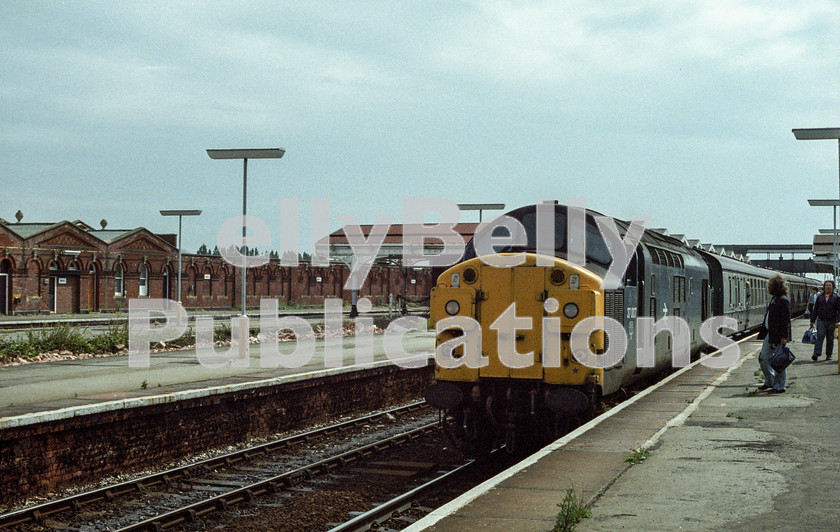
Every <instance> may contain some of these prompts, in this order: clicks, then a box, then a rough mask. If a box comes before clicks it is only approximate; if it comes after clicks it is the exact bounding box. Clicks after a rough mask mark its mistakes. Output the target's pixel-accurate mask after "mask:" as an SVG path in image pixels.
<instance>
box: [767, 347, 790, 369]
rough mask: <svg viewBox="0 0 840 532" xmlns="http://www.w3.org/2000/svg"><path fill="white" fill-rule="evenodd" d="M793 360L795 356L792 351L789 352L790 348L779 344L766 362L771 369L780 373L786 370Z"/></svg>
mask: <svg viewBox="0 0 840 532" xmlns="http://www.w3.org/2000/svg"><path fill="white" fill-rule="evenodd" d="M794 360H796V357H795V356H794V354H793V353H791V351H790V348H788V346H786V345H780V346H779V347H777V348H776V350H775V351H774V352H773V354H772V355H770V360H768V361H767V362H768V363H769V364H770V367H771V368H773V371H775V372H776V373H781V372H783V371H784V370H786V369H787V367H788V366H790V364H791V363H792V362H793V361H794Z"/></svg>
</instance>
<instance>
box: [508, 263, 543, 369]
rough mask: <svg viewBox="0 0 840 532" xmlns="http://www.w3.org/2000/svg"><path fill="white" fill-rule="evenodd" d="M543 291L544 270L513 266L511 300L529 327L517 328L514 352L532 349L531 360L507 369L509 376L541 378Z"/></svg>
mask: <svg viewBox="0 0 840 532" xmlns="http://www.w3.org/2000/svg"><path fill="white" fill-rule="evenodd" d="M544 291H545V270H544V269H543V268H516V269H515V271H514V274H513V300H514V301H515V302H516V314H517V316H521V317H528V318H530V319H531V328H530V330H528V329H523V330H517V331H516V338H515V340H516V341H515V342H514V344H515V346H516V352H517V353H520V354H525V353H528V352H530V353H532V355H533V363H532V364H531V365H530V367H527V368H516V369H511V370H510V376H511V377H514V378H519V379H542V377H543V367H542V353H541V351H542V317H543V304H544V303H543V301H542V298H541V297H540V296H541V295H542V294H543V293H544Z"/></svg>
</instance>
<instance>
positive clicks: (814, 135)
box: [791, 127, 840, 283]
mask: <svg viewBox="0 0 840 532" xmlns="http://www.w3.org/2000/svg"><path fill="white" fill-rule="evenodd" d="M791 131H793V136H794V137H796V140H836V141H837V156H838V159H840V127H817V128H804V129H793V130H791ZM838 170H840V167H838ZM838 197H840V174H838ZM808 202H809V203H811V200H808ZM811 205H814V204H813V203H811ZM823 205H827V204H823ZM830 205H832V206H834V229H835V230H836V229H837V203H831V204H830ZM837 252H838V244H837V233H836V232H835V234H834V241H833V247H832V253H833V254H834V260H833V263H834V282H835V283H836V282H837V274H838V265H837Z"/></svg>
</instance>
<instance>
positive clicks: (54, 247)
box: [0, 220, 475, 314]
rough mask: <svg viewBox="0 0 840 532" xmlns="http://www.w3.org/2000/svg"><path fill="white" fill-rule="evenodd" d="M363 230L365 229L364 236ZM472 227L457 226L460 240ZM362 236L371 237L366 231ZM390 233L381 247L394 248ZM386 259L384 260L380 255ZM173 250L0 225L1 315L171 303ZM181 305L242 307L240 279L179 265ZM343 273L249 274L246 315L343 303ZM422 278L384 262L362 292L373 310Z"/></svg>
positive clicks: (88, 232)
mask: <svg viewBox="0 0 840 532" xmlns="http://www.w3.org/2000/svg"><path fill="white" fill-rule="evenodd" d="M364 227H367V228H369V227H370V226H364ZM474 229H475V224H461V227H459V228H458V230H459V232H461V233H462V235H463V236H464V237H465V238H468V237H469V236H471V235H472V232H473V231H474ZM368 230H369V229H368ZM402 231H403V228H402V226H399V225H394V226H392V227H391V229H390V230H389V232H388V237H387V239H386V243H387V245H388V246H385V248H387V249H391V248H394V247H395V246H398V245H399V244H400V243H401V238H402V235H403V232H402ZM329 242H330V249H331V256H332V251H334V250H341V249H342V247H345V248H346V244H347V239H346V237H344V234H343V232H342V231H341V230H339V231H336V232H334V233H332V234H331V235H330V236H329ZM387 249H386V251H387ZM177 268H178V249H177V247H176V238H175V235H167V234H164V235H159V234H154V233H152V232H150V231H149V230H147V229H144V228H142V227H138V228H136V229H126V230H116V229H105V227H104V224H103V227H102V228H101V229H95V228H93V227H91V226H89V225H87V224H86V223H84V222H82V221H78V220H77V221H75V222H68V221H62V222H58V223H51V224H50V223H20V222H18V223H11V222H6V221H4V220H0V314H32V313H50V312H54V313H78V312H82V313H85V312H107V311H117V310H121V309H125V308H127V305H128V300H129V299H130V298H144V297H149V298H166V299H173V300H177V299H178V297H177V294H176V291H177V287H178V271H177ZM182 268H183V271H182V273H181V276H182V277H181V298H180V299H181V302H182V304H183V305H184V306H185V307H186V308H194V309H195V308H204V309H211V308H212V309H227V308H235V307H238V306H239V305H240V302H241V291H240V290H241V284H242V282H241V271H240V270H239V269H237V268H234V267H233V266H231V265H230V264H228V263H227V262H226V261H225V260H224V259H223V258H221V257H219V256H205V255H196V254H184V255H182ZM349 274H350V271H349V269H348V267H347V265H345V264H344V263H342V262H336V263H331V264H330V265H329V266H326V267H315V266H312V265H311V264H309V263H306V262H301V263H300V264H299V265H298V266H296V267H290V266H281V265H280V261H279V260H275V259H273V260H271V261H270V263H269V264H266V265H264V266H262V267H259V268H249V269H248V271H247V277H246V298H247V304H248V306H253V307H258V306H259V301H260V299H261V298H263V297H271V298H277V299H279V300H280V301H282V302H284V303H286V304H290V303H296V304H305V305H316V304H320V303H321V302H323V300H324V298H327V297H340V298H343V299H345V300H346V301H349V300H350V293H349V291H345V290H344V288H343V287H344V283H345V282H346V280H347V278H348V276H349ZM432 282H433V280H432V279H431V273H430V270H429V269H428V268H402V267H401V266H400V265H399V263H397V262H395V261H394V260H392V258H389V257H383V260H382V261H381V263H380V264H375V265H374V266H373V267H372V269H371V271H370V273H369V275H368V277H367V279H366V281H365V284H364V286H363V287H362V290H361V292H360V294H359V295H360V296H361V297H369V298H371V300H372V301H373V302H374V304H383V303H387V301H388V297H389V294H393V295H395V296H399V295H403V294H405V295H406V296H407V297H409V298H422V297H425V296H428V294H429V291H430V289H431V286H432Z"/></svg>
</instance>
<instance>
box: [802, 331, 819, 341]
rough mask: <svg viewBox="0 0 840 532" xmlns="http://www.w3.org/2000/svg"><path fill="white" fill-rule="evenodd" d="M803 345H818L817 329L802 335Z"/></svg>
mask: <svg viewBox="0 0 840 532" xmlns="http://www.w3.org/2000/svg"><path fill="white" fill-rule="evenodd" d="M802 343H803V344H815V343H817V331H816V330H815V329H808V330H807V331H805V334H803V335H802Z"/></svg>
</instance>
